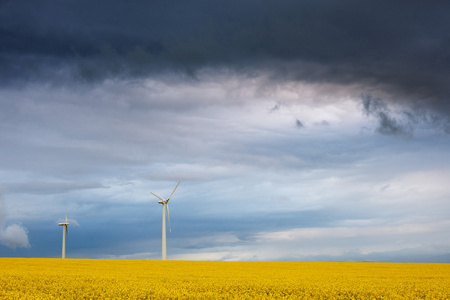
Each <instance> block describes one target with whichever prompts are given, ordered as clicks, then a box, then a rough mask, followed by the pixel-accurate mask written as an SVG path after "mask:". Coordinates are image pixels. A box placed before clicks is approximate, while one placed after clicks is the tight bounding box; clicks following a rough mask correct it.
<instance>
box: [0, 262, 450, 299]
mask: <svg viewBox="0 0 450 300" xmlns="http://www.w3.org/2000/svg"><path fill="white" fill-rule="evenodd" d="M277 298H278V299H281V298H283V299H450V264H411V263H407V264H406V263H329V262H311V263H310V262H205V261H136V260H89V259H66V260H62V259H45V258H0V299H277Z"/></svg>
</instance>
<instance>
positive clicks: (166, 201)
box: [152, 181, 181, 260]
mask: <svg viewBox="0 0 450 300" xmlns="http://www.w3.org/2000/svg"><path fill="white" fill-rule="evenodd" d="M180 182H181V181H179V182H178V184H177V186H176V187H175V188H174V189H173V191H172V194H170V196H169V198H167V199H164V198H162V197H160V196H158V195H156V194H154V193H152V195H153V196H155V197H157V198H158V199H160V200H159V201H158V203H160V204H162V205H163V211H162V259H163V260H166V259H167V246H166V213H167V220H168V221H169V231H170V218H169V200H170V198H171V197H172V195H173V193H175V190H176V189H177V187H178V185H179V184H180Z"/></svg>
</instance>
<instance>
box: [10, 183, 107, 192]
mask: <svg viewBox="0 0 450 300" xmlns="http://www.w3.org/2000/svg"><path fill="white" fill-rule="evenodd" d="M3 186H4V189H5V191H7V192H10V193H26V194H44V195H52V194H61V193H67V192H70V191H74V190H85V189H104V188H108V187H107V186H104V185H102V184H100V183H96V182H36V181H35V182H30V181H28V182H26V183H4V184H3Z"/></svg>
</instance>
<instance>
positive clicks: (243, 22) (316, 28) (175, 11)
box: [0, 0, 450, 115]
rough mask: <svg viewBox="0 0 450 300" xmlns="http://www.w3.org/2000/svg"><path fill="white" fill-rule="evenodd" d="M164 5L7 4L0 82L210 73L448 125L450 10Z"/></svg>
mask: <svg viewBox="0 0 450 300" xmlns="http://www.w3.org/2000/svg"><path fill="white" fill-rule="evenodd" d="M169 3H170V4H169ZM169 3H167V2H166V1H133V2H131V3H125V2H123V1H96V2H95V3H92V1H64V2H55V1H50V0H47V1H41V2H40V3H39V5H36V4H35V3H34V2H32V1H3V2H1V4H0V5H1V10H0V21H1V22H0V24H2V25H0V41H1V42H0V43H1V44H0V65H1V68H0V70H2V71H0V77H1V79H2V82H3V84H4V85H5V84H8V83H9V84H12V83H14V82H16V83H17V82H24V81H25V82H26V81H29V80H32V81H49V82H60V81H61V80H64V81H69V82H73V81H74V80H75V81H81V82H92V81H96V80H103V79H108V78H122V79H128V78H138V77H143V76H160V74H161V73H163V72H164V71H168V72H175V73H183V74H187V75H188V76H192V75H194V77H195V73H196V72H197V71H198V70H200V69H202V68H208V67H213V68H224V69H232V70H235V71H237V72H239V73H247V74H248V75H249V76H255V75H256V76H258V74H260V73H261V72H266V73H269V74H272V76H271V78H272V79H273V80H301V81H306V82H315V83H320V82H331V83H336V84H340V85H347V84H360V85H362V86H372V87H377V88H380V89H384V90H385V91H386V92H389V93H391V94H392V95H393V96H394V97H393V99H397V98H398V99H402V100H403V101H406V102H407V103H413V101H416V100H421V101H422V102H424V103H426V105H424V106H425V107H427V108H428V109H433V110H436V111H439V112H441V113H443V114H445V115H448V114H449V113H450V108H449V105H448V98H449V96H450V88H449V87H448V84H447V83H448V81H449V77H450V55H449V54H448V53H449V49H450V34H449V31H448V28H450V20H449V19H448V17H447V14H446V12H447V11H448V10H449V8H450V3H447V2H444V1H433V2H426V3H425V2H423V1H395V2H392V1H376V2H373V1H345V2H336V1H327V0H322V1H314V2H310V1H289V0H285V1H270V0H264V1H245V2H242V1H227V2H226V3H224V2H220V3H219V2H216V1H195V2H185V1H170V2H169Z"/></svg>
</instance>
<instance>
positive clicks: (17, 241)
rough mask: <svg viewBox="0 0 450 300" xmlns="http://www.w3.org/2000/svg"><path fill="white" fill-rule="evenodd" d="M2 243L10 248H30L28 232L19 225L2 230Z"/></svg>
mask: <svg viewBox="0 0 450 300" xmlns="http://www.w3.org/2000/svg"><path fill="white" fill-rule="evenodd" d="M0 243H2V244H4V245H6V246H8V247H10V248H13V249H15V248H17V247H24V248H28V247H30V243H29V242H28V230H27V229H26V228H25V227H23V226H21V225H18V224H12V225H9V226H6V227H5V228H0Z"/></svg>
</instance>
